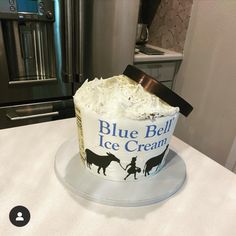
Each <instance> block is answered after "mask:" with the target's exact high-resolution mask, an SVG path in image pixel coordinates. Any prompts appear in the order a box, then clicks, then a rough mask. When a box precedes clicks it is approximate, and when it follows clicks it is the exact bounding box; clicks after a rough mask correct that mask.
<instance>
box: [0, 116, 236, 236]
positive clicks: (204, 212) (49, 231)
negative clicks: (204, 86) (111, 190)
mask: <svg viewBox="0 0 236 236" xmlns="http://www.w3.org/2000/svg"><path fill="white" fill-rule="evenodd" d="M76 135H77V134H76V125H75V119H74V118H71V119H65V120H58V121H53V122H47V123H40V124H35V125H29V126H22V127H17V128H11V129H5V130H0V143H1V145H0V153H1V156H0V209H1V214H0V235H4V236H7V235H11V236H12V235H13V236H14V235H30V236H32V235H34V236H35V235H50V236H52V235H66V236H70V235H81V236H84V235H85V236H87V235H89V236H90V235H91V236H94V235H96V236H100V235H101V236H104V235H113V236H116V235H117V236H120V235H129V236H130V235H142V236H146V235H161V236H163V235H187V236H189V235H191V236H194V235H196V236H199V235H201V236H204V235H207V236H210V235H214V236H217V235H219V236H222V235H227V236H228V235H236V227H235V219H236V175H235V174H233V173H232V172H230V171H229V170H227V169H226V168H224V167H222V166H220V165H219V164H217V163H216V162H214V161H213V160H211V159H210V158H208V157H207V156H205V155H203V154H202V153H200V152H198V151H197V150H195V149H194V148H192V147H191V146H189V145H187V144H186V143H184V142H182V141H181V140H179V139H178V138H176V137H173V138H172V141H171V145H170V147H171V149H172V150H173V151H175V152H176V153H178V155H179V156H181V157H182V158H183V160H184V161H185V163H186V168H187V180H186V182H185V184H184V186H183V187H182V188H181V190H180V191H179V192H178V193H176V194H175V195H174V196H172V197H171V198H169V199H168V200H166V201H163V202H161V203H159V204H155V205H150V206H145V207H137V208H122V207H111V206H106V205H100V204H97V203H93V202H90V201H87V200H85V199H83V198H79V199H75V198H74V197H72V196H71V195H70V194H69V193H68V192H67V190H66V189H65V188H64V187H63V186H62V184H61V183H60V182H59V181H58V179H57V178H56V176H55V173H54V158H55V154H56V152H57V150H58V148H59V146H60V145H61V144H62V143H63V142H65V141H66V140H68V139H70V138H72V137H75V136H76ZM155 187H157V188H158V186H155ZM17 205H23V206H26V207H27V208H28V209H29V210H30V213H31V220H30V222H29V223H28V224H27V225H26V226H24V227H21V228H20V227H15V226H13V225H12V224H11V223H10V221H9V218H8V215H9V212H10V210H11V208H13V207H14V206H17Z"/></svg>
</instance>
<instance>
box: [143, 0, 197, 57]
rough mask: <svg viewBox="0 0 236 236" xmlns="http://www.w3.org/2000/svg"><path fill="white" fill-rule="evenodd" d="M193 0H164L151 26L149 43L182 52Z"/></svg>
mask: <svg viewBox="0 0 236 236" xmlns="http://www.w3.org/2000/svg"><path fill="white" fill-rule="evenodd" d="M192 2H193V0H162V1H161V3H160V5H159V7H158V9H157V12H156V14H155V17H154V19H153V22H152V24H151V26H150V29H149V33H150V38H149V41H148V43H150V44H152V45H155V46H159V47H162V48H166V49H169V50H173V51H176V52H182V51H183V48H184V42H185V37H186V32H187V29H188V24H189V18H190V14H191V8H192Z"/></svg>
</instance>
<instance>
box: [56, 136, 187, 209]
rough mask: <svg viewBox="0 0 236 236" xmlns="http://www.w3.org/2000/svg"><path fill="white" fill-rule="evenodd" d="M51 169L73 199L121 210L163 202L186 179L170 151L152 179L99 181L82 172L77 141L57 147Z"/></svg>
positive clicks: (182, 169) (180, 160) (176, 157)
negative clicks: (162, 165) (78, 198)
mask: <svg viewBox="0 0 236 236" xmlns="http://www.w3.org/2000/svg"><path fill="white" fill-rule="evenodd" d="M54 168H55V173H56V176H57V177H58V179H59V180H60V182H61V183H62V184H63V185H64V186H65V187H66V188H67V189H68V190H69V191H70V192H71V193H73V194H74V195H76V197H77V196H80V197H83V198H86V199H88V200H91V201H94V202H98V203H102V204H106V205H112V206H122V207H136V206H144V205H149V204H154V203H157V202H160V201H163V200H165V199H167V198H169V197H170V196H172V195H173V194H174V193H176V192H177V191H178V190H179V189H180V188H181V186H182V185H183V183H184V181H185V178H186V166H185V163H184V161H183V160H182V158H181V157H180V156H178V155H177V154H176V153H175V152H173V151H171V150H170V151H169V153H168V155H167V158H166V163H165V166H164V167H163V168H162V169H161V171H159V172H158V173H157V174H156V175H155V176H152V177H148V178H145V179H144V180H139V181H127V182H125V181H110V180H106V179H103V178H99V177H98V176H96V175H94V174H92V173H90V172H89V171H87V170H86V169H85V168H84V164H83V162H82V161H81V159H80V155H79V147H78V141H77V139H76V138H74V139H70V140H68V141H66V142H65V143H63V144H62V145H61V146H60V148H59V149H58V151H57V153H56V157H55V163H54Z"/></svg>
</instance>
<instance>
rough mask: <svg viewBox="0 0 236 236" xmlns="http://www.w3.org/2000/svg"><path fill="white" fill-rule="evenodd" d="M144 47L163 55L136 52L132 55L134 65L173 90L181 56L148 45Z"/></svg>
mask: <svg viewBox="0 0 236 236" xmlns="http://www.w3.org/2000/svg"><path fill="white" fill-rule="evenodd" d="M146 46H147V47H149V48H153V49H156V50H159V51H162V52H164V54H162V55H147V54H144V53H141V52H138V53H136V54H135V55H134V65H135V66H137V67H138V68H139V69H141V70H143V71H144V72H145V73H147V74H149V75H151V76H152V77H154V78H155V79H157V80H158V81H160V82H161V83H163V84H164V85H166V86H167V87H168V88H170V89H173V88H174V83H175V76H176V74H177V72H178V70H179V67H180V64H181V62H182V59H183V54H182V53H179V52H174V51H170V50H167V49H163V48H160V47H156V46H153V45H150V44H147V45H146Z"/></svg>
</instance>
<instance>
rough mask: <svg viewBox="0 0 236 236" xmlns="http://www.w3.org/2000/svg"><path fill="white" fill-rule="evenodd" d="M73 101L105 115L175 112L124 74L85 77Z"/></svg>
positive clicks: (147, 115)
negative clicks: (89, 79)
mask: <svg viewBox="0 0 236 236" xmlns="http://www.w3.org/2000/svg"><path fill="white" fill-rule="evenodd" d="M74 103H75V106H78V107H79V108H84V109H89V110H91V111H94V112H96V113H98V114H101V115H104V116H107V117H109V118H113V117H116V118H122V117H126V118H130V119H135V120H143V119H155V118H158V117H161V116H169V115H174V114H175V113H177V112H179V108H178V107H172V106H170V105H168V104H167V103H165V102H164V101H162V100H161V99H160V98H158V97H157V96H156V95H153V94H151V93H149V92H147V91H145V90H144V88H143V87H142V86H141V85H140V84H137V83H136V82H134V81H133V80H131V79H130V78H128V77H127V76H125V75H118V76H113V77H111V78H108V79H102V78H101V79H97V78H95V79H94V80H92V81H88V80H86V81H85V82H84V83H83V85H82V86H81V87H80V88H79V89H78V90H77V92H76V93H75V95H74Z"/></svg>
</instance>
